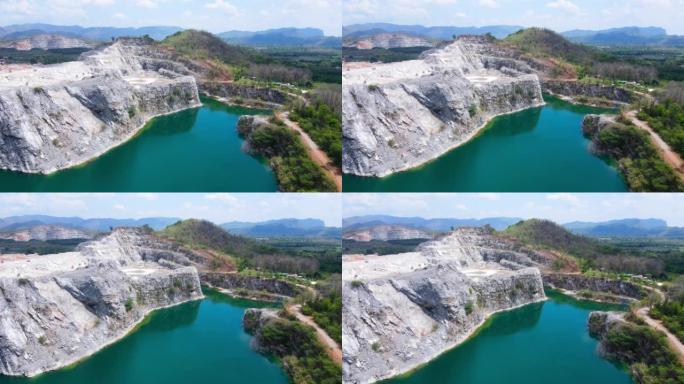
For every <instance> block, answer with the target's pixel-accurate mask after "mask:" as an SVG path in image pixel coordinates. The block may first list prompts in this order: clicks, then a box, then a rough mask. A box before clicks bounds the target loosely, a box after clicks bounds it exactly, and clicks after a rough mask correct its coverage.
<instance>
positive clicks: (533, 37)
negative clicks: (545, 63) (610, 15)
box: [503, 28, 598, 64]
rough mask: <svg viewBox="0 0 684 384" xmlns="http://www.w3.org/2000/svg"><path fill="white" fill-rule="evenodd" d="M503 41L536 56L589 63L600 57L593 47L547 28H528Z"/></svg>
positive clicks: (576, 62)
mask: <svg viewBox="0 0 684 384" xmlns="http://www.w3.org/2000/svg"><path fill="white" fill-rule="evenodd" d="M503 43H504V44H506V45H508V46H511V47H514V48H516V49H518V50H520V51H522V52H524V53H527V54H529V55H530V56H532V57H535V58H559V59H563V60H565V61H569V62H571V63H575V64H584V63H589V62H591V61H593V60H596V59H597V58H598V53H597V51H595V50H594V49H593V48H590V47H586V46H583V45H580V44H575V43H572V42H570V41H569V40H567V39H566V38H565V37H563V36H561V35H559V34H558V33H556V32H554V31H552V30H550V29H545V28H526V29H521V30H519V31H518V32H516V33H513V34H511V35H509V36H508V37H506V38H505V39H504V40H503Z"/></svg>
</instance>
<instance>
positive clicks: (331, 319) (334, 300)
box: [302, 274, 342, 345]
mask: <svg viewBox="0 0 684 384" xmlns="http://www.w3.org/2000/svg"><path fill="white" fill-rule="evenodd" d="M318 292H319V296H317V297H315V298H311V299H309V300H306V301H305V302H304V305H303V306H302V313H303V314H305V315H307V316H311V317H312V318H313V320H314V321H315V322H316V324H318V325H319V326H320V327H321V328H323V330H325V332H326V333H327V334H328V335H329V336H330V337H332V338H333V339H334V340H335V341H337V343H338V344H339V345H342V278H341V276H340V275H338V274H336V275H331V276H330V277H329V278H328V279H327V280H325V281H322V282H320V283H319V286H318Z"/></svg>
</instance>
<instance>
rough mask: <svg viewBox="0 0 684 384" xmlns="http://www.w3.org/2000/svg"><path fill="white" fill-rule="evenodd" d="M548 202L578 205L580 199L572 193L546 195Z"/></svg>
mask: <svg viewBox="0 0 684 384" xmlns="http://www.w3.org/2000/svg"><path fill="white" fill-rule="evenodd" d="M546 199H547V200H556V201H564V202H566V203H572V204H577V203H579V201H580V199H579V197H577V196H576V195H573V194H572V193H551V194H548V195H546Z"/></svg>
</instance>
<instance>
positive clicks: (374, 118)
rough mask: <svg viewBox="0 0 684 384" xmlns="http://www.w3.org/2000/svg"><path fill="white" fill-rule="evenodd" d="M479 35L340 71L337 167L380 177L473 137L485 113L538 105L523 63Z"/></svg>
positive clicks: (535, 83) (533, 79)
mask: <svg viewBox="0 0 684 384" xmlns="http://www.w3.org/2000/svg"><path fill="white" fill-rule="evenodd" d="M510 56H512V55H511V53H510V52H508V51H506V48H503V47H501V46H499V45H496V44H494V43H493V42H492V41H491V40H489V39H488V38H486V37H461V38H459V39H458V40H456V41H455V42H453V43H452V44H450V45H448V46H446V47H444V48H442V49H436V50H432V51H429V52H427V53H425V54H424V57H423V58H422V59H421V60H410V61H404V62H399V63H390V64H370V63H350V64H347V65H345V67H344V69H343V84H344V86H343V91H342V97H343V137H344V140H343V146H344V154H343V164H342V165H343V170H344V172H346V173H352V174H356V175H363V176H386V175H389V174H391V173H394V172H397V171H401V170H405V169H408V168H412V167H415V166H418V165H420V164H422V163H425V162H427V161H429V160H431V159H434V158H436V157H438V156H440V155H442V154H444V153H445V152H447V151H448V150H450V149H452V148H455V147H457V146H459V145H461V144H463V143H465V142H466V141H468V140H469V139H470V138H472V137H473V136H474V135H475V134H476V133H477V132H478V131H479V129H480V128H482V127H483V126H484V125H485V124H486V123H487V121H489V120H490V119H491V118H492V117H494V116H496V115H500V114H504V113H510V112H514V111H517V110H520V109H525V108H529V107H535V106H540V105H542V104H543V103H544V101H543V98H542V93H541V86H540V83H539V78H538V77H537V75H536V74H535V73H534V70H533V69H532V68H531V67H530V66H529V65H528V64H526V63H524V62H522V61H518V60H515V59H512V58H510Z"/></svg>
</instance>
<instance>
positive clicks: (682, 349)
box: [637, 307, 684, 364]
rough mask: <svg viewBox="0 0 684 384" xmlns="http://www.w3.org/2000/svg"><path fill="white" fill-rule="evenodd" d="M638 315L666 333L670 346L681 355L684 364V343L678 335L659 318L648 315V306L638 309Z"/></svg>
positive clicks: (680, 359)
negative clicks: (671, 331)
mask: <svg viewBox="0 0 684 384" xmlns="http://www.w3.org/2000/svg"><path fill="white" fill-rule="evenodd" d="M637 316H639V317H640V318H641V319H643V320H644V321H645V322H646V324H648V325H649V326H651V327H652V328H655V329H657V330H659V331H661V332H663V333H664V334H665V336H667V343H668V344H670V348H672V351H674V352H675V353H676V354H677V356H678V357H679V361H680V362H681V363H682V364H684V344H682V342H681V341H679V339H678V338H677V336H675V335H673V334H672V333H670V331H669V330H668V329H667V328H665V326H664V325H663V324H662V323H661V322H660V321H658V320H656V319H654V318H652V317H650V316H649V315H648V307H642V308H639V309H638V310H637Z"/></svg>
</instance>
